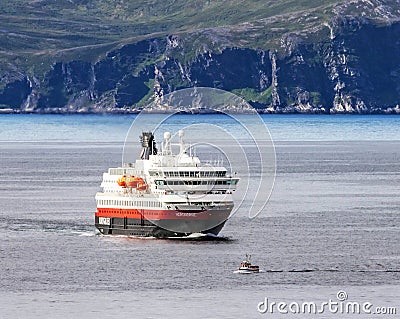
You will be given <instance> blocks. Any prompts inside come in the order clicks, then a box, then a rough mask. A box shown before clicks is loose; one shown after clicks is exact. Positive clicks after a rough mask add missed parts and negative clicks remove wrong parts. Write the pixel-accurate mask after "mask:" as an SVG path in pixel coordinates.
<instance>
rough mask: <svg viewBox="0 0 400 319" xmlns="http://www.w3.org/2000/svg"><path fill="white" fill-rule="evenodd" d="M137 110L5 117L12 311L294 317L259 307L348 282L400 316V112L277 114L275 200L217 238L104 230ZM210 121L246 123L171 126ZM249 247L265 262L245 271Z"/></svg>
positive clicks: (351, 289)
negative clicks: (100, 226)
mask: <svg viewBox="0 0 400 319" xmlns="http://www.w3.org/2000/svg"><path fill="white" fill-rule="evenodd" d="M133 118H134V116H98V115H73V116H72V115H71V116H61V115H60V116H58V115H1V116H0V124H1V125H0V152H1V157H0V165H1V166H0V172H1V173H0V198H1V201H0V203H1V208H0V231H1V235H0V236H1V240H0V269H1V285H0V298H1V299H0V300H1V303H0V318H39V317H40V318H98V317H102V318H187V317H192V318H233V317H237V316H242V317H244V316H246V318H260V317H267V316H269V317H276V318H280V317H282V318H286V317H291V315H290V314H286V315H279V314H277V313H274V314H270V313H269V314H260V313H259V312H258V311H257V305H258V303H259V302H261V301H263V300H264V298H265V297H267V298H269V300H272V301H276V302H280V301H286V302H288V303H290V302H296V301H297V302H304V301H308V302H316V303H321V302H324V301H328V300H329V299H333V300H336V301H337V297H336V294H337V292H338V291H339V290H344V291H346V292H347V294H348V300H350V301H359V302H365V301H369V302H371V303H372V304H373V305H374V307H375V306H392V307H393V306H395V307H397V314H398V313H400V305H399V300H400V245H399V243H400V211H399V208H400V198H399V191H400V130H399V124H400V117H396V116H299V115H293V116H278V115H276V116H275V115H274V116H264V117H263V120H264V121H265V122H266V123H267V125H268V128H269V129H270V132H271V135H272V137H273V140H274V142H275V148H276V156H277V175H276V181H275V187H274V190H273V193H272V196H271V198H270V201H269V202H268V205H267V206H266V207H265V209H264V211H263V212H262V213H261V214H260V215H259V216H258V217H257V218H255V219H249V218H248V217H247V214H246V213H247V212H246V211H245V207H246V205H243V209H242V210H241V211H239V212H238V213H237V214H236V215H234V216H233V217H232V218H231V219H230V220H229V221H228V222H227V224H226V226H225V227H224V229H223V231H222V233H221V236H223V237H225V238H228V240H223V241H222V240H221V241H210V242H200V241H172V240H171V241H168V240H155V239H135V238H126V237H107V236H99V235H97V234H96V232H95V229H94V226H93V213H94V211H95V209H96V207H95V202H94V195H95V193H96V192H97V191H98V190H99V184H100V181H101V178H102V173H103V172H104V171H106V170H107V169H108V167H111V166H117V165H120V164H121V157H122V147H123V144H124V139H125V136H126V134H127V131H128V129H129V127H130V125H131V122H132V120H133ZM198 122H207V123H214V124H215V125H220V126H222V127H224V126H226V127H228V128H229V126H232V123H229V122H227V121H226V120H225V119H224V118H221V117H220V116H210V115H192V116H185V115H180V116H177V117H176V118H175V119H174V120H173V121H171V124H170V128H171V130H172V131H173V130H177V129H179V128H180V127H181V126H182V125H186V124H187V123H198ZM231 128H232V127H231ZM233 129H234V127H233ZM245 204H246V203H245ZM245 253H251V254H252V256H253V262H254V263H256V264H259V265H260V267H261V268H262V269H264V270H265V272H263V273H260V274H255V275H250V276H248V275H247V276H246V275H238V274H234V273H233V270H235V268H236V267H237V266H238V263H239V262H240V261H241V259H242V258H243V256H244V254H245ZM293 316H294V317H297V318H299V317H307V316H306V315H304V314H303V315H299V314H297V315H293ZM387 316H388V317H393V318H395V317H396V316H394V315H387ZM320 317H323V318H334V317H340V318H342V317H346V316H345V315H344V314H340V315H339V314H336V315H335V314H332V313H328V312H325V313H324V314H322V315H321V316H320ZM351 317H354V315H349V318H351ZM371 317H373V316H371ZM380 317H385V316H382V315H381V316H380Z"/></svg>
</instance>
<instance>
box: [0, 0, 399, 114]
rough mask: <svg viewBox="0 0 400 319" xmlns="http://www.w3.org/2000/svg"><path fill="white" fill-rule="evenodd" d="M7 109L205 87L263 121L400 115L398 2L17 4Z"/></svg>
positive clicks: (5, 64)
mask: <svg viewBox="0 0 400 319" xmlns="http://www.w3.org/2000/svg"><path fill="white" fill-rule="evenodd" d="M0 12H1V14H0V19H1V21H2V22H1V30H0V31H1V32H2V34H3V36H2V37H0V45H1V51H0V70H1V79H2V81H1V84H0V106H2V107H3V109H10V108H11V109H13V110H16V111H25V112H114V111H131V110H139V109H140V108H141V107H143V106H144V105H146V104H147V103H148V101H149V100H151V99H154V98H157V97H159V96H161V95H163V94H166V93H169V92H171V91H173V90H176V89H179V88H184V87H191V86H209V87H217V88H221V89H225V90H229V91H232V92H234V93H237V94H239V95H241V96H243V97H244V98H245V99H246V100H248V101H249V102H250V103H251V104H252V105H254V106H255V107H257V108H258V109H259V110H260V112H312V113H316V112H317V113H320V112H322V113H341V112H348V113H371V112H372V113H374V112H389V113H392V112H398V111H400V110H399V107H398V104H399V100H400V84H399V83H400V81H399V80H400V58H399V57H400V54H399V53H400V42H399V40H398V39H400V23H399V21H400V1H399V0H354V1H303V0H301V1H300V0H297V1H294V0H293V1H290V0H278V1H236V0H235V1H222V0H216V1H215V0H213V1H211V0H209V1H182V0H175V1H173V0H169V1H165V2H160V1H151V0H147V1H136V2H134V3H132V1H128V0H117V1H113V2H111V1H104V0H62V1H56V0H36V1H34V0H31V1H29V0H15V1H13V2H11V3H10V4H4V3H2V4H0Z"/></svg>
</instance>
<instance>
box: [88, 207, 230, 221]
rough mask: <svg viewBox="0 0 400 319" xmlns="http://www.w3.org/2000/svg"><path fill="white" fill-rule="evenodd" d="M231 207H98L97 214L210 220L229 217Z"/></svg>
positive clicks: (118, 216)
mask: <svg viewBox="0 0 400 319" xmlns="http://www.w3.org/2000/svg"><path fill="white" fill-rule="evenodd" d="M231 210H232V209H231V207H227V208H226V209H216V210H193V211H178V210H144V209H119V208H98V209H97V212H96V213H95V216H98V217H116V218H125V217H126V218H132V219H141V218H145V219H148V220H209V219H218V220H219V219H221V218H223V219H226V218H228V217H229V214H230V212H231Z"/></svg>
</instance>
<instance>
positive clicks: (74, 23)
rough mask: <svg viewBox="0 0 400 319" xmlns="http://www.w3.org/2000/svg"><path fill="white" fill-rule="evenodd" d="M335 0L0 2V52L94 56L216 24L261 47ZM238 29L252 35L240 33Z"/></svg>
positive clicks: (323, 11)
mask: <svg viewBox="0 0 400 319" xmlns="http://www.w3.org/2000/svg"><path fill="white" fill-rule="evenodd" d="M337 2H340V1H337V0H325V1H317V0H269V1H268V0H267V1H266V0H255V1H250V0H248V1H239V0H233V1H227V0H212V1H211V0H208V1H200V0H197V1H186V0H165V1H155V0H142V1H131V0H115V1H109V0H57V1H56V0H13V1H2V2H0V19H1V24H2V27H1V30H0V31H1V32H2V33H3V36H2V37H0V47H1V52H0V53H2V55H3V57H4V58H6V56H7V55H12V56H13V55H18V56H29V57H30V58H32V57H33V58H35V57H36V56H39V57H40V56H41V55H49V54H50V55H57V56H61V57H63V56H66V57H68V56H71V55H73V56H74V58H76V57H77V56H79V55H80V54H83V57H84V58H93V56H92V54H89V56H87V54H85V53H84V52H85V51H86V50H87V49H89V50H90V51H92V49H98V48H99V45H100V48H103V49H104V48H108V47H109V46H111V47H113V46H115V47H116V46H118V44H123V43H125V42H135V39H141V38H144V37H151V36H155V35H162V34H171V33H180V32H181V33H182V32H193V31H197V30H204V29H208V28H217V27H227V28H228V29H224V30H223V31H232V32H238V35H237V37H238V38H241V39H244V40H245V41H246V42H252V41H253V42H254V43H253V44H254V45H256V46H261V47H262V46H263V40H262V39H268V38H271V37H274V34H277V35H278V34H280V33H281V32H280V31H279V28H283V29H284V30H286V29H301V28H302V26H301V25H299V24H296V23H291V19H292V17H293V16H297V17H304V19H303V20H304V23H305V24H310V25H311V26H312V25H314V24H315V21H317V20H320V18H321V17H323V16H324V15H326V14H327V12H330V10H329V8H330V6H331V5H333V4H335V3H337ZM310 14H311V15H310ZM318 23H321V21H318ZM265 24H272V25H273V28H272V29H269V30H268V31H264V30H263V28H264V26H265ZM242 31H245V32H247V33H249V35H250V36H248V37H241V35H240V34H241V33H242ZM281 31H282V30H281ZM264 43H265V42H264ZM238 44H240V43H238ZM104 45H105V47H103V46H104ZM100 51H102V50H100ZM82 52H83V53H82ZM95 52H96V51H95ZM19 62H20V63H22V62H23V61H19Z"/></svg>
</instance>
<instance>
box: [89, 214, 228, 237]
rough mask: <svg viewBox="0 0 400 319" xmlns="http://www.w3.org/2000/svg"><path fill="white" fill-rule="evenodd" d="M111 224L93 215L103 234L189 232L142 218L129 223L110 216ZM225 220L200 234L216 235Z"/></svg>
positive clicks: (173, 234)
mask: <svg viewBox="0 0 400 319" xmlns="http://www.w3.org/2000/svg"><path fill="white" fill-rule="evenodd" d="M110 224H111V225H101V224H99V218H98V217H97V216H96V217H95V226H96V228H97V229H98V230H99V231H100V233H101V234H103V235H123V236H135V237H156V238H173V237H185V236H189V235H190V233H180V232H173V231H170V230H167V229H164V228H162V227H159V226H157V225H154V224H152V223H151V222H150V221H148V220H142V221H141V223H140V224H129V223H128V222H127V219H126V218H111V222H110ZM224 224H225V221H224V222H222V223H221V224H219V225H217V226H215V227H213V228H211V229H207V230H204V231H201V233H202V234H212V235H215V236H216V235H218V234H219V232H220V231H221V229H222V228H223V227H224Z"/></svg>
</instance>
